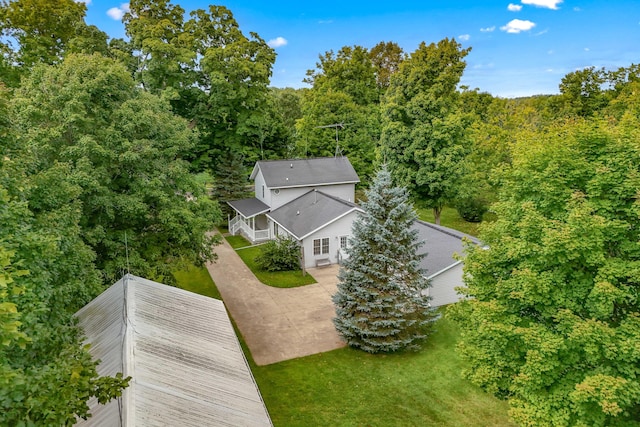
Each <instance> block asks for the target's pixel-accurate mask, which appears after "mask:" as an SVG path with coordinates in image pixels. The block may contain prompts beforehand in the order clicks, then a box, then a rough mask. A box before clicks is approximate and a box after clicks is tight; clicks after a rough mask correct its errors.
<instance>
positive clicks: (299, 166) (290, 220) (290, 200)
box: [229, 157, 480, 307]
mask: <svg viewBox="0 0 640 427" xmlns="http://www.w3.org/2000/svg"><path fill="white" fill-rule="evenodd" d="M251 179H253V180H254V186H255V187H254V188H255V197H253V198H250V199H243V200H236V201H232V202H229V205H230V206H231V207H232V208H233V209H234V210H235V212H236V215H235V217H234V218H233V219H231V220H230V221H229V231H230V232H231V233H232V234H237V233H240V232H242V233H243V234H244V235H246V236H247V237H248V238H249V239H250V240H251V241H253V242H258V241H265V240H269V239H272V238H274V237H275V236H286V237H291V238H294V239H295V240H297V241H298V242H299V243H300V245H301V246H302V253H303V258H304V266H305V267H306V268H309V267H315V266H321V265H326V264H334V263H339V262H340V260H341V259H342V258H343V257H345V256H346V254H345V252H344V251H343V250H342V249H344V248H345V247H346V246H347V241H348V238H349V237H350V236H351V226H352V223H353V221H354V220H355V218H356V216H357V215H358V213H359V212H362V209H361V208H359V207H358V206H357V205H356V204H354V198H355V184H356V183H358V182H359V181H360V180H359V178H358V175H357V174H356V172H355V170H354V169H353V167H352V166H351V163H350V162H349V160H348V159H347V158H346V157H330V158H319V159H303V160H272V161H260V162H257V163H256V165H255V167H254V168H253V171H252V172H251ZM414 228H415V229H416V230H417V231H418V238H419V240H423V241H424V242H425V244H424V245H423V246H422V248H421V252H422V253H426V254H427V256H426V257H424V258H423V259H422V262H421V267H422V268H423V269H424V270H425V271H426V274H427V277H428V278H429V279H430V281H431V287H430V288H429V291H428V292H429V295H431V297H432V300H431V305H432V306H434V307H438V306H441V305H445V304H450V303H453V302H456V301H458V300H459V299H460V297H461V296H460V295H459V294H458V293H457V292H456V290H455V288H456V287H459V286H463V285H464V282H463V273H462V267H463V263H462V261H459V260H456V259H455V258H454V255H455V254H459V255H464V244H463V239H464V238H467V239H469V240H470V241H471V242H473V243H475V244H479V243H480V242H479V241H478V240H477V239H476V238H475V237H473V236H470V235H468V234H464V233H461V232H459V231H457V230H453V229H450V228H447V227H442V226H439V225H435V224H430V223H426V222H423V221H415V223H414Z"/></svg>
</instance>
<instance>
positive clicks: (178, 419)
mask: <svg viewBox="0 0 640 427" xmlns="http://www.w3.org/2000/svg"><path fill="white" fill-rule="evenodd" d="M76 316H77V318H78V319H79V324H80V327H82V329H83V330H84V333H85V335H86V337H87V342H88V343H89V344H91V347H90V349H89V352H90V353H91V355H92V356H93V358H94V359H95V360H100V363H99V365H98V367H97V371H98V374H100V375H110V376H113V375H115V374H116V373H118V372H122V373H123V375H124V376H125V377H127V376H131V381H130V382H129V386H128V387H127V388H126V389H125V390H124V391H123V393H122V396H121V397H119V398H117V399H114V400H112V401H110V402H108V403H107V404H105V405H102V404H100V403H98V401H97V399H95V398H92V399H90V400H89V402H88V404H89V408H90V413H91V417H90V418H88V419H87V420H78V423H77V424H76V425H77V426H136V425H137V426H194V427H196V426H198V427H199V426H256V427H257V426H272V425H273V424H272V422H271V419H270V417H269V413H268V412H267V408H266V406H265V404H264V402H263V400H262V397H261V395H260V391H259V390H258V386H257V385H256V383H255V380H254V378H253V375H252V373H251V370H250V368H249V364H248V363H247V360H246V359H245V357H244V354H243V352H242V348H241V347H240V343H239V342H238V338H237V337H236V334H235V331H234V330H233V326H232V325H231V321H230V319H229V316H228V315H227V311H226V309H225V306H224V304H223V302H222V301H220V300H216V299H213V298H208V297H205V296H202V295H198V294H194V293H192V292H188V291H185V290H182V289H178V288H174V287H171V286H166V285H163V284H161V283H157V282H153V281H151V280H146V279H143V278H140V277H136V276H133V275H130V274H127V275H126V276H125V277H123V278H122V279H121V280H119V281H118V282H116V283H115V284H114V285H113V286H111V287H110V288H109V289H107V290H106V291H104V292H103V293H102V294H100V295H99V296H98V297H97V298H95V299H94V300H93V301H91V302H90V303H89V304H87V305H86V306H84V307H83V308H82V309H80V311H78V312H77V313H76Z"/></svg>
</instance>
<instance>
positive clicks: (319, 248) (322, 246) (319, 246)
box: [313, 237, 329, 255]
mask: <svg viewBox="0 0 640 427" xmlns="http://www.w3.org/2000/svg"><path fill="white" fill-rule="evenodd" d="M328 253H329V238H328V237H325V238H322V239H314V240H313V254H314V255H325V254H328Z"/></svg>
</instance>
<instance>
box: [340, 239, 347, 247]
mask: <svg viewBox="0 0 640 427" xmlns="http://www.w3.org/2000/svg"><path fill="white" fill-rule="evenodd" d="M347 242H348V241H347V236H340V249H346V247H347Z"/></svg>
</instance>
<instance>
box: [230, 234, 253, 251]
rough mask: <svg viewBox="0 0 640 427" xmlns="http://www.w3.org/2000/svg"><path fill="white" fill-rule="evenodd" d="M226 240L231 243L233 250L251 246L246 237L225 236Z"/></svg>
mask: <svg viewBox="0 0 640 427" xmlns="http://www.w3.org/2000/svg"><path fill="white" fill-rule="evenodd" d="M225 239H226V240H227V242H229V244H230V245H231V247H232V248H233V249H238V248H244V247H247V246H251V242H249V241H248V240H247V239H245V238H244V237H242V236H240V235H237V236H225Z"/></svg>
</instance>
